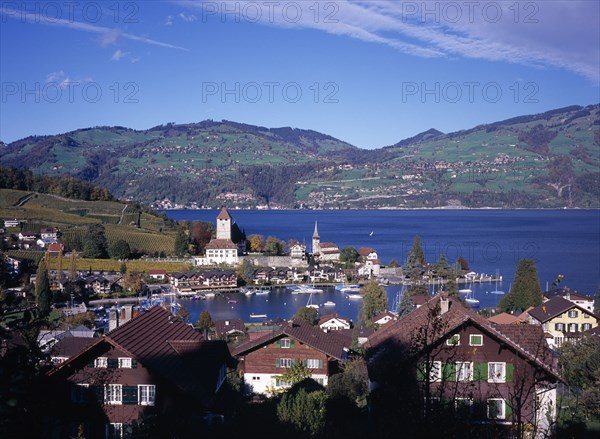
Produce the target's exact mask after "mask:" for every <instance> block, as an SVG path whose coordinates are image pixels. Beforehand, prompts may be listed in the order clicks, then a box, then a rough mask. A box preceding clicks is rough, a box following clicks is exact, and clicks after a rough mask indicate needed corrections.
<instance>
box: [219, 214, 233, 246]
mask: <svg viewBox="0 0 600 439" xmlns="http://www.w3.org/2000/svg"><path fill="white" fill-rule="evenodd" d="M217 239H229V240H231V215H229V212H227V209H226V208H225V207H224V208H223V209H221V213H219V216H218V217H217Z"/></svg>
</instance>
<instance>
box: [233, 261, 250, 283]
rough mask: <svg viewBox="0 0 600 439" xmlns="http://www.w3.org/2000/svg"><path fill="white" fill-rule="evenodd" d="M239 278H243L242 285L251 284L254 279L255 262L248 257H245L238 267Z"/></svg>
mask: <svg viewBox="0 0 600 439" xmlns="http://www.w3.org/2000/svg"><path fill="white" fill-rule="evenodd" d="M237 275H238V278H239V279H241V280H242V281H243V282H242V285H246V284H251V283H252V281H253V280H254V264H252V261H250V260H249V259H247V258H244V260H243V261H242V263H241V264H240V265H239V266H238V269H237Z"/></svg>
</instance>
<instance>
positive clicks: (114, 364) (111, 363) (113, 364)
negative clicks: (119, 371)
mask: <svg viewBox="0 0 600 439" xmlns="http://www.w3.org/2000/svg"><path fill="white" fill-rule="evenodd" d="M106 366H107V367H108V368H109V369H116V368H118V367H119V360H118V359H117V358H109V359H107V360H106Z"/></svg>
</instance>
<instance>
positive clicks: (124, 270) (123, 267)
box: [119, 262, 127, 274]
mask: <svg viewBox="0 0 600 439" xmlns="http://www.w3.org/2000/svg"><path fill="white" fill-rule="evenodd" d="M119 273H121V274H125V273H127V264H126V263H125V262H121V266H120V267H119Z"/></svg>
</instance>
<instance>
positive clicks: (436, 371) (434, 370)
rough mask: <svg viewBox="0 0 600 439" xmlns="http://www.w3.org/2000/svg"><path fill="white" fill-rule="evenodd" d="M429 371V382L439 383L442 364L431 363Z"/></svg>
mask: <svg viewBox="0 0 600 439" xmlns="http://www.w3.org/2000/svg"><path fill="white" fill-rule="evenodd" d="M430 364H431V370H430V371H429V381H440V380H441V379H442V362H441V361H433V362H432V363H430Z"/></svg>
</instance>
